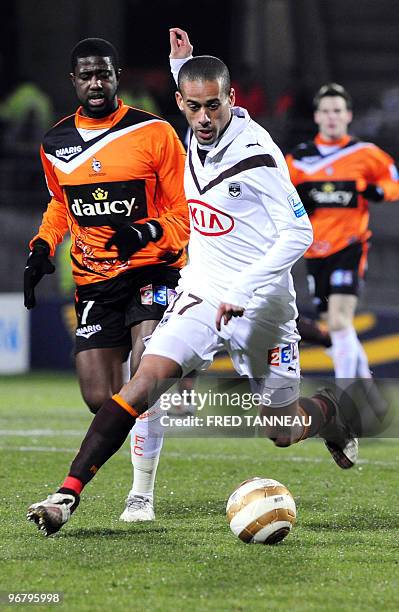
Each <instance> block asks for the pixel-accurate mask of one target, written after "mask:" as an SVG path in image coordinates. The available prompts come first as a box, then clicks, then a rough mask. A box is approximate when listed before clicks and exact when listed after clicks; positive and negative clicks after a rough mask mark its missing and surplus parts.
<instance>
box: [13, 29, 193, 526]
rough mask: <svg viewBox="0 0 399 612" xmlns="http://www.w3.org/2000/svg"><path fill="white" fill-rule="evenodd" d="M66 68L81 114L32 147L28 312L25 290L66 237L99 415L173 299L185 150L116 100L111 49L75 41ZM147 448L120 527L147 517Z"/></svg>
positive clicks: (83, 377)
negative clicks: (38, 192) (41, 193)
mask: <svg viewBox="0 0 399 612" xmlns="http://www.w3.org/2000/svg"><path fill="white" fill-rule="evenodd" d="M71 65H72V66H71V67H72V72H71V75H70V76H71V80H72V83H73V86H74V88H75V91H76V94H77V97H78V99H79V101H80V103H81V106H80V107H79V108H78V109H77V111H76V112H75V113H74V114H72V115H70V116H69V117H66V118H64V119H62V120H61V121H60V122H59V123H57V124H56V125H55V126H54V127H53V128H52V129H51V130H50V131H49V132H48V133H47V134H46V135H45V137H44V141H43V144H42V147H41V159H42V164H43V168H44V172H45V176H46V181H47V185H48V189H49V191H50V195H51V200H50V203H49V204H48V207H47V211H46V212H45V214H44V216H43V221H42V224H41V226H40V228H39V231H38V233H37V235H36V236H35V237H34V238H33V239H32V241H31V243H30V249H31V253H30V255H29V258H28V261H27V264H26V269H25V278H24V290H25V306H26V307H27V308H28V309H30V308H33V307H34V306H35V295H34V288H35V286H36V285H37V283H38V282H39V281H40V280H41V278H42V277H43V275H44V274H48V273H51V272H53V271H54V266H53V264H52V263H51V261H50V259H49V257H51V256H53V255H54V253H55V249H56V247H57V245H58V244H59V243H60V242H61V241H62V240H63V237H64V235H65V234H66V232H67V230H68V229H69V231H70V234H71V238H72V247H71V260H72V271H73V277H74V281H75V284H76V294H75V295H76V303H75V305H76V314H77V319H78V324H77V329H76V367H77V372H78V376H79V382H80V388H81V391H82V395H83V398H84V400H85V401H86V403H87V405H88V406H89V408H90V410H91V411H92V412H93V413H96V412H97V411H98V410H99V408H100V406H101V405H102V404H103V403H104V401H105V400H106V399H108V398H109V397H110V396H111V395H112V394H113V393H115V392H116V391H118V390H119V389H120V387H121V386H122V384H123V364H124V362H125V361H126V359H127V357H128V355H129V353H130V351H131V352H132V357H131V372H132V373H133V372H134V371H135V370H136V368H137V367H138V364H139V361H140V358H141V354H142V352H143V350H144V343H143V338H145V337H146V336H150V335H151V333H152V332H153V330H154V329H155V327H156V325H157V324H158V322H159V320H160V319H161V318H162V316H163V313H164V311H165V310H166V308H167V306H168V303H169V302H170V299H171V298H172V297H173V296H174V294H175V292H174V287H175V286H176V284H177V281H178V278H179V269H180V268H181V267H182V266H183V265H184V263H185V261H186V256H185V247H186V244H187V242H188V235H189V220H188V210H187V203H186V198H185V195H184V190H183V171H184V159H185V152H184V149H183V146H182V144H181V143H180V141H179V139H178V137H177V134H176V133H175V131H174V130H173V128H172V127H171V125H170V124H169V123H167V122H166V121H164V120H163V119H161V118H159V117H156V116H155V115H152V114H150V113H147V112H144V111H141V110H138V109H135V108H132V107H129V106H127V105H125V104H124V103H123V101H122V100H120V99H118V97H117V89H118V85H119V78H120V73H121V70H120V68H119V61H118V55H117V52H116V50H115V48H114V47H113V45H111V44H110V43H109V42H108V41H105V40H102V39H99V38H89V39H85V40H83V41H81V42H79V43H78V44H77V45H76V46H75V48H74V49H73V51H72V55H71ZM153 410H154V409H152V411H153ZM151 418H152V413H151V410H150V411H149V412H148V413H147V415H144V418H143V419H139V420H138V421H137V425H136V426H135V432H133V439H134V436H135V433H136V434H137V436H138V437H139V438H140V440H143V437H145V431H144V432H143V429H144V430H147V429H148V426H149V425H148V422H149V421H150V420H151ZM147 437H148V436H147ZM149 443H150V445H151V449H149V450H148V452H147V454H145V453H144V455H143V452H141V453H140V454H136V455H134V454H133V453H132V458H133V459H134V461H133V464H134V468H135V481H134V485H133V489H132V491H131V495H129V497H132V498H134V499H132V500H131V501H132V504H133V502H134V508H133V505H132V508H131V509H132V511H134V513H136V512H138V513H139V514H138V515H137V514H136V515H135V517H136V518H134V517H132V516H130V519H129V520H143V516H144V518H147V519H151V518H154V516H153V514H154V513H153V510H152V502H153V500H152V495H153V486H154V478H155V467H156V466H155V467H154V464H155V463H157V462H158V457H159V450H160V448H159V446H160V445H161V444H162V438H160V437H159V436H156V435H153V436H151V439H150V440H149ZM140 513H141V514H140ZM143 513H144V514H143ZM137 516H139V518H137ZM123 520H124V519H123Z"/></svg>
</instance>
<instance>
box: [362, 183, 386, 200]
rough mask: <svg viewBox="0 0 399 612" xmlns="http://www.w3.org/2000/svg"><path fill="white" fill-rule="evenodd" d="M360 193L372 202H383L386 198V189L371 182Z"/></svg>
mask: <svg viewBox="0 0 399 612" xmlns="http://www.w3.org/2000/svg"><path fill="white" fill-rule="evenodd" d="M360 195H362V196H363V197H364V198H366V200H371V201H372V202H382V201H383V199H384V190H383V188H382V187H379V186H378V185H373V184H372V183H370V185H367V187H366V189H365V190H364V191H361V192H360Z"/></svg>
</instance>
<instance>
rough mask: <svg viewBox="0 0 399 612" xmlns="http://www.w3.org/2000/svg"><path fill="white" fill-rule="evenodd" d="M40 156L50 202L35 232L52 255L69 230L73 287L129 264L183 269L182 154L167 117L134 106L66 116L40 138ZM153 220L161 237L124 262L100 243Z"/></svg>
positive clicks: (185, 218) (130, 266) (186, 225)
mask: <svg viewBox="0 0 399 612" xmlns="http://www.w3.org/2000/svg"><path fill="white" fill-rule="evenodd" d="M41 159H42V164H43V168H44V172H45V176H46V181H47V186H48V189H49V191H50V195H51V201H50V203H49V205H48V207H47V211H46V212H45V213H44V215H43V221H42V224H41V226H40V229H39V232H38V234H37V235H36V236H35V237H34V238H33V239H32V241H31V245H32V242H33V241H34V240H35V239H36V238H38V237H40V238H43V239H44V240H46V241H47V242H48V244H49V245H50V249H51V255H54V252H55V248H56V246H57V244H58V243H59V242H61V241H62V239H63V237H64V234H65V233H66V231H67V230H68V229H69V231H70V233H71V237H72V248H71V258H72V271H73V276H74V280H75V282H76V284H77V285H83V284H87V283H93V282H97V281H102V280H105V279H108V278H111V277H114V276H116V275H118V274H121V273H124V272H127V271H128V270H131V269H133V268H137V267H142V266H147V265H154V264H164V265H165V264H167V265H170V266H172V267H176V268H181V267H182V266H183V265H184V263H185V258H186V255H185V247H186V245H187V242H188V237H189V227H190V226H189V216H188V208H187V202H186V198H185V195H184V186H183V174H184V161H185V151H184V148H183V145H182V144H181V142H180V140H179V139H178V136H177V134H176V132H175V131H174V129H173V128H172V126H171V125H170V124H169V123H167V122H166V121H164V120H162V119H160V118H159V117H156V116H155V115H151V114H150V113H146V112H144V111H141V110H138V109H135V108H131V107H129V106H126V105H124V104H123V102H122V101H121V100H119V104H118V109H117V110H116V111H115V112H114V113H113V114H111V115H109V116H107V117H105V118H103V119H91V118H88V117H84V116H83V115H82V114H81V108H79V109H78V110H77V112H76V113H75V114H74V115H71V116H69V117H66V118H65V119H63V120H62V121H60V122H59V123H58V124H57V125H55V126H54V127H53V128H52V129H51V130H50V131H49V132H48V133H47V134H46V136H45V138H44V141H43V144H42V147H41ZM149 219H156V220H157V221H158V222H159V223H160V224H161V226H162V229H163V236H162V238H161V239H160V240H158V242H150V243H149V244H148V245H147V246H146V247H145V248H143V249H141V250H140V251H138V252H137V253H135V254H134V255H132V256H131V257H130V259H129V260H128V261H126V262H121V261H120V260H119V259H117V251H116V248H115V247H112V248H111V249H110V250H106V248H105V244H106V242H107V240H108V239H109V238H110V237H111V236H112V234H113V233H114V231H115V227H117V226H120V225H122V224H127V223H134V222H136V221H140V222H145V221H147V220H149Z"/></svg>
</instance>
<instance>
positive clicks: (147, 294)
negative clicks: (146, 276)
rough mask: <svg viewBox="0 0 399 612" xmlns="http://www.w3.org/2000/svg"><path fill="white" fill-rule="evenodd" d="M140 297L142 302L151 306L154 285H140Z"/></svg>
mask: <svg viewBox="0 0 399 612" xmlns="http://www.w3.org/2000/svg"><path fill="white" fill-rule="evenodd" d="M140 298H141V303H142V304H144V305H145V306H151V304H152V301H153V291H152V285H151V284H150V285H146V286H145V287H140Z"/></svg>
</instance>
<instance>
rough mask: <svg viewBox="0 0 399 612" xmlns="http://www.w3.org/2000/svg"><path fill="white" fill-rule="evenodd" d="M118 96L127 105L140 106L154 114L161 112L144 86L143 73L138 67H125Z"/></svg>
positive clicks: (154, 99)
mask: <svg viewBox="0 0 399 612" xmlns="http://www.w3.org/2000/svg"><path fill="white" fill-rule="evenodd" d="M119 96H120V97H121V98H122V100H123V101H124V103H125V104H127V105H128V106H134V107H135V108H140V109H141V110H145V111H147V112H148V113H153V114H154V115H160V114H161V109H160V107H159V105H158V103H157V101H156V98H155V97H154V96H153V95H152V93H151V91H150V90H149V89H148V87H147V86H146V82H145V75H144V74H142V71H141V72H140V70H139V69H135V68H127V69H126V70H124V71H123V73H122V80H121V89H120V92H119Z"/></svg>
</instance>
